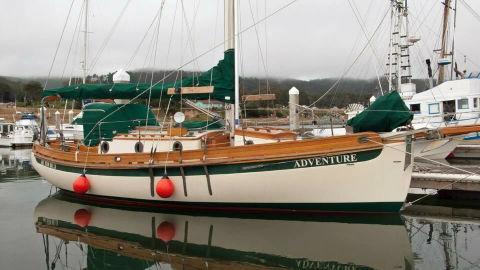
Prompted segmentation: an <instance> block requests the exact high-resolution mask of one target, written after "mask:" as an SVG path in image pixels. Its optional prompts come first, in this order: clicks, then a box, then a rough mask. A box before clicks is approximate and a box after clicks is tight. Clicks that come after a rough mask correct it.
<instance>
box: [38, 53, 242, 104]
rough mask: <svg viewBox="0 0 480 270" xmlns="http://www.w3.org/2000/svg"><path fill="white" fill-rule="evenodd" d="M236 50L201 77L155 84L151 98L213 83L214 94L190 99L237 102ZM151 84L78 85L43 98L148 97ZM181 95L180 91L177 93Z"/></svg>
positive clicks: (198, 95)
mask: <svg viewBox="0 0 480 270" xmlns="http://www.w3.org/2000/svg"><path fill="white" fill-rule="evenodd" d="M234 59H235V58H234V51H233V49H231V50H228V51H226V52H225V53H224V59H223V60H220V61H219V62H218V64H217V65H216V66H215V67H213V68H212V69H210V70H209V71H206V72H204V73H202V74H201V75H200V76H195V77H188V78H185V79H183V80H181V81H177V82H174V83H162V82H159V83H157V84H154V86H153V87H152V89H151V97H152V98H159V97H160V95H162V96H167V89H168V88H176V89H179V88H181V87H193V86H196V87H199V86H213V87H214V90H213V93H211V94H208V93H207V94H189V95H188V98H190V99H208V98H209V97H210V98H213V99H216V100H220V101H225V102H227V103H234V99H235V98H234V96H235V95H234V88H235V82H234V77H235V76H234V61H235V60H234ZM150 86H151V85H150V83H140V84H137V83H117V84H78V85H71V86H65V87H61V88H55V89H48V90H45V91H43V97H47V96H59V97H61V98H63V99H76V100H82V99H132V98H134V97H136V96H138V95H139V94H140V93H142V92H145V93H143V94H142V95H141V96H140V98H148V95H149V92H150V91H146V90H147V89H149V88H150ZM174 97H176V98H180V94H174Z"/></svg>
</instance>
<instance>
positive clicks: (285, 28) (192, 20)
mask: <svg viewBox="0 0 480 270" xmlns="http://www.w3.org/2000/svg"><path fill="white" fill-rule="evenodd" d="M83 2H84V1H83V0H74V2H73V6H72V9H71V14H70V17H69V20H68V23H67V25H66V29H65V34H64V36H63V40H62V42H61V46H60V47H59V51H58V55H57V58H56V61H55V63H54V66H53V70H52V74H53V75H54V76H61V75H62V74H63V76H64V77H66V78H68V77H69V76H72V75H73V76H78V75H80V74H81V61H82V60H81V48H82V46H83V45H82V42H83V39H82V36H79V35H78V28H77V30H75V29H76V24H77V21H78V19H79V18H80V15H81V12H82V5H83ZM289 2H291V0H242V1H240V6H241V8H240V20H239V21H240V29H244V28H246V27H248V26H250V25H252V24H253V22H254V21H255V22H256V21H259V20H261V19H262V18H264V17H265V16H266V15H269V14H271V13H272V12H274V11H275V10H277V9H279V8H281V7H282V6H284V5H286V4H287V3H289ZM441 2H443V0H409V5H410V21H411V25H410V29H411V32H412V33H411V34H412V35H413V34H415V35H419V36H421V38H422V40H421V41H420V42H419V43H417V45H415V46H414V47H413V48H412V51H411V55H412V64H413V65H414V71H413V75H414V77H425V76H426V75H425V74H426V73H425V68H424V64H423V61H424V60H425V58H428V57H433V49H435V48H437V47H436V44H438V37H439V31H440V19H441V15H442V8H443V6H442V4H441ZM464 2H465V3H467V4H468V5H469V6H471V8H473V10H474V11H476V12H477V13H480V1H478V0H459V1H458V22H457V31H456V48H457V49H458V50H457V55H459V58H458V60H457V61H458V63H459V65H460V68H461V69H467V70H468V71H472V70H475V71H480V66H479V65H480V50H479V47H480V46H479V42H480V35H478V33H479V29H480V21H479V18H478V17H475V16H474V15H472V12H471V11H469V10H468V9H467V7H466V6H465V5H464V4H463V3H464ZM0 3H1V5H0V76H22V77H32V76H45V75H47V74H48V72H49V68H50V65H51V63H52V60H53V57H54V53H55V50H56V48H57V43H58V41H59V38H60V35H61V33H62V28H63V26H64V24H65V20H66V18H67V14H68V12H69V8H70V5H71V3H72V1H70V0H15V1H11V0H0ZM127 3H129V4H128V6H126V5H127ZM161 3H162V1H161V0H135V1H130V2H129V1H127V0H89V11H90V12H89V32H90V33H89V34H88V36H89V42H88V45H89V46H88V48H89V49H88V57H87V66H88V69H89V74H93V73H96V74H102V73H107V72H110V71H114V70H117V69H119V68H125V69H128V70H132V69H139V68H152V67H153V68H156V69H165V68H169V69H172V68H177V67H179V66H180V65H181V64H182V63H185V62H187V61H189V60H191V59H192V58H193V56H194V55H199V54H202V53H204V52H206V51H209V50H211V49H212V48H213V47H214V45H216V44H219V43H221V42H222V41H223V39H224V37H223V1H222V0H183V1H181V0H166V3H165V6H164V7H163V10H162V11H161V13H160V14H161V16H160V27H159V30H158V39H157V38H155V32H156V31H155V25H156V24H154V26H153V27H152V28H150V31H147V30H148V29H149V25H150V24H151V23H152V21H153V20H154V18H155V15H156V14H157V13H158V12H159V9H160V6H161ZM350 3H352V5H350V4H349V0H298V1H296V2H295V3H294V4H292V5H291V6H289V7H287V8H285V9H284V10H282V11H280V12H278V13H277V14H275V15H274V16H273V17H271V18H270V19H268V20H267V21H266V23H259V24H258V25H257V26H256V27H253V28H251V29H250V30H248V31H245V32H244V33H243V34H242V35H241V42H240V44H241V58H242V61H241V71H242V72H241V73H242V75H247V76H262V77H263V76H265V75H267V74H268V76H271V77H289V78H301V79H311V78H325V77H338V76H340V75H341V74H342V72H343V70H345V68H346V67H348V66H349V65H351V64H352V63H353V60H354V59H355V58H356V56H357V55H358V54H359V52H360V50H361V49H362V48H363V47H364V46H365V44H366V38H365V34H364V33H363V32H362V30H361V28H360V25H359V23H358V22H357V20H356V19H355V16H354V13H353V9H355V8H357V9H358V11H359V13H360V17H361V20H362V21H363V22H364V23H365V25H366V31H367V32H368V34H369V35H370V34H372V33H373V31H374V30H375V28H377V25H379V24H380V22H381V20H382V18H383V17H384V16H385V15H386V14H387V12H388V5H389V1H388V0H350ZM125 6H126V8H125ZM352 6H353V9H352ZM124 8H125V12H124V14H123V16H120V15H121V14H122V10H124ZM389 19H390V17H389V15H387V16H386V17H385V19H384V21H383V23H382V24H381V25H380V27H379V29H378V31H377V34H376V35H375V38H374V39H373V42H372V45H373V48H368V49H367V50H366V51H365V53H364V54H363V55H362V56H361V57H360V58H359V59H358V61H357V62H356V63H355V65H354V66H353V67H352V69H351V70H350V71H349V73H348V74H347V76H349V77H358V78H371V77H374V76H375V74H376V73H378V74H383V73H384V71H385V70H386V67H385V62H386V57H387V51H388V32H389ZM117 20H118V24H115V22H116V21H117ZM114 26H115V27H114ZM112 29H113V31H112ZM80 30H81V31H83V26H82V27H81V29H80ZM109 33H111V34H109ZM146 33H147V34H146ZM145 34H146V38H145V40H144V42H143V43H141V41H142V38H143V37H144V35H145ZM106 41H107V42H106ZM155 43H158V45H157V49H156V57H154V55H155V49H154V48H155V46H154V44H155ZM70 44H72V46H71V45H70ZM139 44H141V46H140V47H139V48H140V49H139V50H138V51H137V50H136V48H137V47H138V46H139ZM102 45H104V46H102ZM102 48H104V49H103V50H102ZM69 52H70V53H69ZM222 53H223V47H221V46H220V47H219V48H217V49H214V50H212V51H211V52H210V53H207V54H206V55H205V56H202V57H201V58H199V59H198V61H194V62H193V63H191V64H189V65H188V66H186V67H185V69H187V70H195V69H197V70H206V69H208V68H209V67H211V66H212V65H214V64H215V63H216V62H217V61H218V60H219V59H221V57H222ZM464 55H466V59H467V61H466V63H465V61H464ZM132 59H133V61H131V60H132ZM154 59H155V60H154Z"/></svg>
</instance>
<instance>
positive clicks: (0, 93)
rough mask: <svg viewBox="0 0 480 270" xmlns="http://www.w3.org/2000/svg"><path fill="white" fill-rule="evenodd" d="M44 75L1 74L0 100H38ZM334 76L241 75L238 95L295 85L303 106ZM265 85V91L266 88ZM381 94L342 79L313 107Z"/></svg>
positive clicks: (144, 76)
mask: <svg viewBox="0 0 480 270" xmlns="http://www.w3.org/2000/svg"><path fill="white" fill-rule="evenodd" d="M171 72H172V71H154V72H153V82H157V81H159V80H161V79H162V78H163V77H164V76H165V75H164V74H169V73H171ZM129 73H130V75H131V81H132V82H150V81H151V79H152V78H151V76H152V72H151V71H146V70H142V71H131V72H129ZM192 74H193V73H192V72H188V71H184V72H182V76H183V77H187V76H191V75H192ZM111 77H112V73H109V74H106V75H101V76H97V75H93V76H89V77H88V78H87V81H92V78H96V79H93V80H98V82H109V81H111ZM175 77H177V75H176V74H175V75H173V76H171V77H170V78H168V79H167V80H166V81H174V80H175ZM45 80H46V78H45V77H32V78H16V77H1V76H0V101H2V102H11V101H14V100H15V98H16V99H17V100H18V101H23V100H32V101H37V102H38V101H39V99H40V96H41V91H42V88H43V86H44V84H45ZM337 80H338V79H337V78H324V79H315V80H299V79H288V78H285V79H283V78H269V79H268V80H267V79H265V78H255V77H245V78H240V88H241V94H242V95H243V94H258V93H260V94H266V93H273V94H275V95H276V97H277V100H276V102H275V104H277V105H287V104H288V90H289V89H290V88H292V87H296V88H298V89H299V90H300V103H301V104H302V105H310V104H312V103H313V102H314V101H316V100H317V99H318V98H319V97H320V96H322V95H323V94H324V93H325V92H326V91H328V90H329V89H330V88H332V86H333V85H334V84H335V82H336V81H337ZM72 81H73V82H78V83H79V82H81V80H80V79H79V78H76V79H73V80H72ZM413 82H414V83H415V84H416V85H417V91H418V92H421V91H424V90H425V89H426V87H427V84H428V82H427V80H426V79H414V80H413ZM381 83H382V89H383V91H387V89H388V82H387V80H386V79H382V80H381ZM67 84H68V79H61V78H50V79H49V80H48V85H47V87H48V88H55V87H61V86H64V85H67ZM267 84H268V91H267ZM372 95H375V96H379V95H381V91H380V87H379V84H378V80H377V79H376V78H372V79H354V78H343V79H342V80H341V81H340V82H339V83H338V84H337V85H336V86H335V87H333V88H332V90H331V91H330V92H329V94H328V95H326V96H325V97H324V98H322V99H321V100H320V101H319V102H318V103H316V105H315V106H316V107H319V108H331V107H334V106H336V107H339V108H341V107H345V106H346V105H348V104H350V103H364V104H366V103H367V102H368V99H369V98H370V97H371V96H372Z"/></svg>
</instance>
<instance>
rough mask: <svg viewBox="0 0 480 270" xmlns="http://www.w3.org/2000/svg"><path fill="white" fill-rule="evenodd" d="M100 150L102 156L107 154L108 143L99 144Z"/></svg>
mask: <svg viewBox="0 0 480 270" xmlns="http://www.w3.org/2000/svg"><path fill="white" fill-rule="evenodd" d="M100 150H101V151H102V154H106V153H108V150H110V145H109V144H108V142H102V144H100Z"/></svg>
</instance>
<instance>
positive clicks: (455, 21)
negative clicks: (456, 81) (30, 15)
mask: <svg viewBox="0 0 480 270" xmlns="http://www.w3.org/2000/svg"><path fill="white" fill-rule="evenodd" d="M457 2H458V1H457V0H455V4H454V8H453V37H452V66H451V69H450V80H453V72H454V71H455V33H456V31H455V30H456V28H457ZM457 77H458V76H457Z"/></svg>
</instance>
